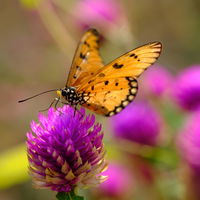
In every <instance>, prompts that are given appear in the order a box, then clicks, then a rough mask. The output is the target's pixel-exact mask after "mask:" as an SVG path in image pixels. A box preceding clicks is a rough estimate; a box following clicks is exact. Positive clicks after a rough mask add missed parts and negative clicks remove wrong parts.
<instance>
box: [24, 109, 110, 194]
mask: <svg viewBox="0 0 200 200" xmlns="http://www.w3.org/2000/svg"><path fill="white" fill-rule="evenodd" d="M94 122H95V117H94V116H93V115H92V116H90V115H88V116H86V117H85V110H84V109H81V110H79V111H76V114H75V116H74V109H73V108H71V107H69V106H64V107H63V108H59V109H58V111H55V110H54V109H53V108H50V109H49V111H48V116H43V115H39V123H36V122H34V121H33V122H32V123H31V129H32V132H33V133H34V134H33V133H32V132H29V133H27V138H28V139H27V151H28V160H29V172H30V174H31V176H32V177H33V182H34V185H35V186H36V187H38V188H49V189H51V190H55V191H57V192H70V191H71V190H72V189H74V188H75V187H76V186H93V185H96V184H98V183H100V182H101V181H103V179H104V177H103V176H101V175H100V173H101V172H102V171H103V170H104V168H105V166H106V164H105V161H104V148H103V144H102V138H103V134H102V133H101V132H100V131H101V125H99V124H95V125H94Z"/></svg>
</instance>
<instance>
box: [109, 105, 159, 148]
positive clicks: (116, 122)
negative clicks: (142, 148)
mask: <svg viewBox="0 0 200 200" xmlns="http://www.w3.org/2000/svg"><path fill="white" fill-rule="evenodd" d="M111 123H112V127H113V130H114V133H113V134H114V135H115V136H116V137H120V138H124V139H128V140H131V141H133V142H138V143H141V144H147V145H155V144H156V141H157V138H158V135H159V133H160V126H161V124H160V117H159V115H158V114H157V113H156V111H155V110H154V109H153V108H152V107H151V106H150V105H149V104H147V103H144V102H134V103H132V104H130V105H129V106H128V107H127V108H126V109H124V110H123V111H122V112H121V113H119V114H117V115H116V116H114V117H112V119H111Z"/></svg>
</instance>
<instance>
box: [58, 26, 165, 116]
mask: <svg viewBox="0 0 200 200" xmlns="http://www.w3.org/2000/svg"><path fill="white" fill-rule="evenodd" d="M99 39H100V36H99V34H98V32H97V31H96V30H95V29H89V30H88V31H86V33H85V34H84V35H83V37H82V38H81V40H80V43H79V45H78V48H77V50H76V53H75V56H74V59H73V62H72V66H71V69H70V73H69V76H68V80H67V83H66V86H65V88H63V89H60V90H58V91H57V94H58V96H59V99H64V101H65V102H66V103H67V104H69V105H72V106H76V105H81V106H83V107H86V108H88V109H89V110H91V111H94V112H96V113H97V114H101V115H105V116H113V115H115V114H117V113H119V112H120V111H121V110H122V109H124V108H125V107H126V106H127V105H128V104H129V103H130V102H132V101H133V100H134V98H135V96H136V94H137V90H138V83H137V78H138V77H139V76H140V75H141V74H142V72H143V71H144V70H146V69H147V68H148V67H149V66H151V65H152V64H153V63H154V62H155V61H156V60H157V58H158V57H159V56H160V53H161V48H162V45H161V43H160V42H152V43H149V44H146V45H143V46H141V47H138V48H136V49H133V50H131V51H129V52H127V53H125V54H124V55H122V56H120V57H118V58H117V59H115V60H113V61H112V62H110V63H108V64H107V65H104V64H103V61H102V59H101V56H100V54H99Z"/></svg>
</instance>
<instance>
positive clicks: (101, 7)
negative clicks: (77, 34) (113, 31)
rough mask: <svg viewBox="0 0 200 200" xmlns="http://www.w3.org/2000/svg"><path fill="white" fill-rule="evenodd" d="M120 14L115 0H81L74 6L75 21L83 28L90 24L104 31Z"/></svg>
mask: <svg viewBox="0 0 200 200" xmlns="http://www.w3.org/2000/svg"><path fill="white" fill-rule="evenodd" d="M121 16H122V10H121V7H120V5H119V2H118V1H117V0H81V1H78V3H77V4H76V5H75V7H74V19H75V22H76V23H77V24H78V25H79V27H81V28H83V29H87V28H88V27H91V26H92V27H96V28H98V29H103V30H104V31H105V28H109V27H110V26H112V24H115V23H117V22H118V21H119V20H120V18H121Z"/></svg>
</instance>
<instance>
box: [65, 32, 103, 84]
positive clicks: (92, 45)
mask: <svg viewBox="0 0 200 200" xmlns="http://www.w3.org/2000/svg"><path fill="white" fill-rule="evenodd" d="M99 37H100V36H99V34H98V32H97V31H96V30H95V29H89V30H88V31H87V32H86V33H85V34H84V35H83V37H82V39H81V40H80V42H79V45H78V48H77V50H76V53H75V56H74V59H73V62H72V66H71V69H70V74H69V77H68V80H67V83H66V86H76V87H77V86H78V85H81V83H83V82H84V80H86V79H89V78H90V77H92V76H94V75H95V73H96V72H97V71H98V70H99V69H100V68H101V67H102V66H103V62H102V59H101V57H100V55H99V40H100V38H99Z"/></svg>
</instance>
